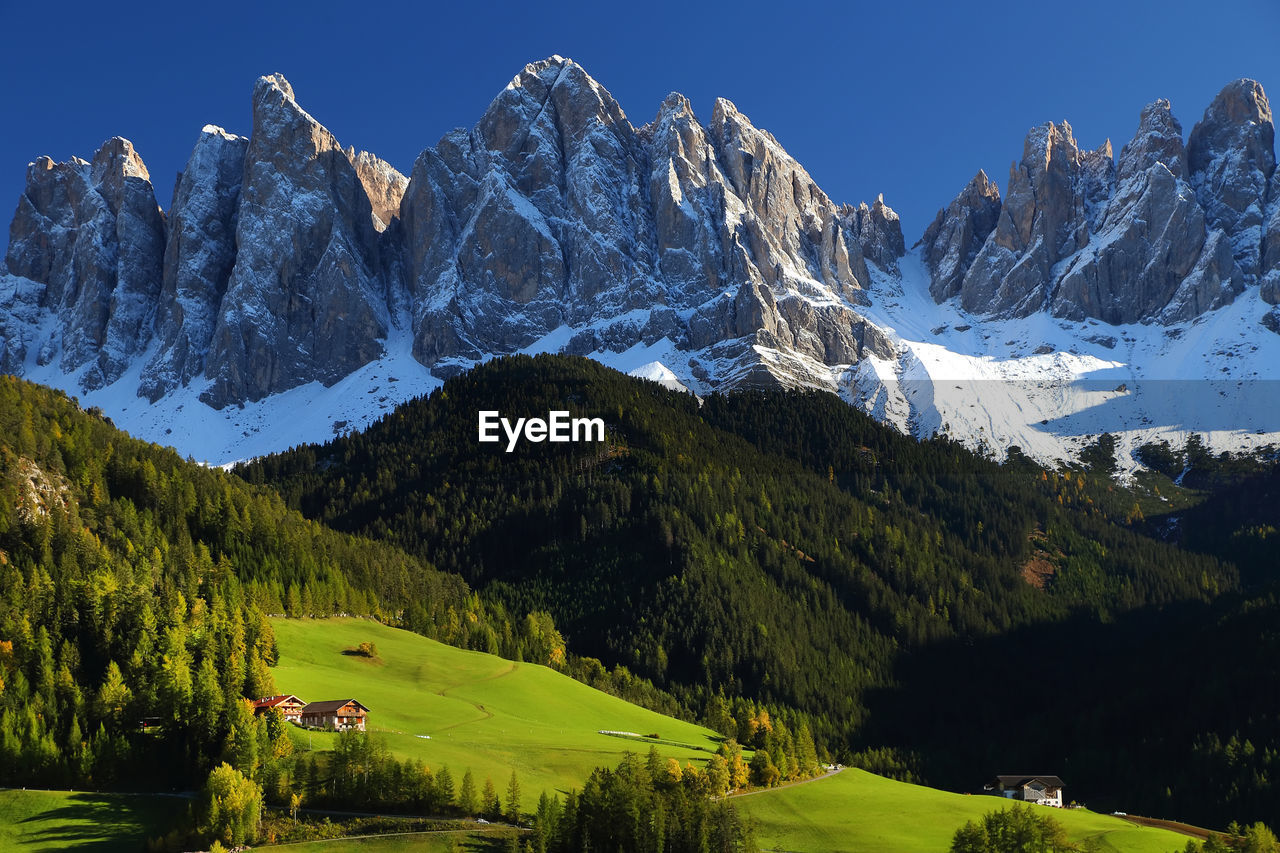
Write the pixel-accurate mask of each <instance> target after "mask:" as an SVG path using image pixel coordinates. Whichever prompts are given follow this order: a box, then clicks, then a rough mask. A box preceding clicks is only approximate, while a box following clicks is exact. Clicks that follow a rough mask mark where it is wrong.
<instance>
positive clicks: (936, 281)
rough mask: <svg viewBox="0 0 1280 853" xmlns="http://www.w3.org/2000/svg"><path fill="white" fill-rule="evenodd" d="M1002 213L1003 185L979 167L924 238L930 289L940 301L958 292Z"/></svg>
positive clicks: (929, 228)
mask: <svg viewBox="0 0 1280 853" xmlns="http://www.w3.org/2000/svg"><path fill="white" fill-rule="evenodd" d="M999 217H1000V188H999V187H997V186H996V184H995V181H992V180H991V179H990V178H988V177H987V173H986V172H983V171H981V170H979V172H978V174H976V175H974V177H973V180H971V181H969V183H968V184H966V185H965V188H964V189H963V190H961V191H960V195H958V196H956V197H955V198H954V199H953V200H952V201H951V204H949V205H947V207H946V208H945V209H943V210H939V211H938V215H937V217H935V218H934V220H933V222H932V223H930V225H929V227H928V228H926V229H925V232H924V236H923V237H921V238H920V245H921V246H923V247H924V255H923V257H924V262H925V265H926V266H927V267H928V269H929V273H930V285H929V292H930V293H932V294H933V298H934V299H935V300H937V301H938V302H941V301H942V300H944V299H950V298H951V297H952V296H955V295H956V294H957V293H958V292H959V290H960V285H961V283H963V281H964V274H965V272H966V271H967V270H968V269H969V267H971V266H973V261H974V259H975V258H977V256H978V252H980V251H981V250H982V246H983V245H984V244H985V243H986V241H987V237H988V236H989V235H990V234H991V232H992V231H993V230H995V227H996V222H997V220H998V219H999Z"/></svg>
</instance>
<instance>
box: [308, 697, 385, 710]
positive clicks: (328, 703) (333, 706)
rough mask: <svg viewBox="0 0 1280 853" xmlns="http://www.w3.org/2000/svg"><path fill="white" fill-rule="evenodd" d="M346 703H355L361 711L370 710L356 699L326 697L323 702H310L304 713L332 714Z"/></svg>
mask: <svg viewBox="0 0 1280 853" xmlns="http://www.w3.org/2000/svg"><path fill="white" fill-rule="evenodd" d="M344 705H355V706H356V707H357V708H359V709H360V710H361V711H364V712H365V713H368V712H369V709H368V708H366V707H365V706H363V705H361V704H360V703H359V702H357V701H356V700H354V699H325V700H324V701H323V702H311V703H309V704H308V705H307V706H306V707H305V708H303V709H302V713H304V714H332V713H333V712H334V711H337V710H338V709H339V708H341V707H343V706H344Z"/></svg>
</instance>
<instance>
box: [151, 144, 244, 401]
mask: <svg viewBox="0 0 1280 853" xmlns="http://www.w3.org/2000/svg"><path fill="white" fill-rule="evenodd" d="M248 147H249V140H248V138H247V137H244V136H237V135H236V134H234V133H227V132H226V131H225V130H223V129H222V128H220V127H218V126H217V125H212V124H207V125H205V126H204V128H203V129H202V130H201V131H200V136H199V137H198V138H197V139H196V144H195V146H194V147H193V148H192V149H191V156H190V157H189V158H188V160H187V165H186V168H185V169H183V171H182V174H181V175H180V176H179V178H178V182H177V184H176V186H174V188H173V203H172V204H171V205H170V207H169V240H168V243H167V244H166V246H165V253H164V286H163V288H162V289H161V292H160V305H159V308H158V311H157V314H156V337H157V338H158V339H159V341H160V346H159V348H158V349H157V351H156V353H155V355H154V356H153V357H152V358H151V360H150V361H149V362H148V363H147V365H146V367H145V368H144V369H143V371H142V375H141V378H140V383H139V388H138V393H139V395H140V396H143V397H146V398H147V399H149V400H151V401H152V402H154V401H155V400H157V399H159V398H160V397H161V396H162V395H164V394H165V393H167V392H169V391H171V390H173V389H175V388H177V387H179V386H181V385H185V384H187V383H188V382H190V381H191V380H192V379H194V378H195V377H197V376H199V375H200V374H201V373H203V372H204V369H205V359H206V357H207V355H208V352H209V344H210V340H211V339H212V337H213V330H214V326H215V324H216V322H217V319H218V309H219V306H220V304H221V302H222V297H223V294H224V293H225V292H226V289H227V280H228V278H229V277H230V275H231V270H232V267H233V266H234V265H235V260H236V219H237V213H238V209H239V206H240V187H241V182H242V180H243V178H244V167H245V153H246V151H247V150H248Z"/></svg>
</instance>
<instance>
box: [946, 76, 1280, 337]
mask: <svg viewBox="0 0 1280 853" xmlns="http://www.w3.org/2000/svg"><path fill="white" fill-rule="evenodd" d="M1274 138H1275V131H1274V125H1273V123H1272V118H1271V110H1270V107H1269V105H1268V103H1267V98H1266V95H1265V94H1264V93H1263V91H1262V87H1261V86H1260V85H1259V84H1258V83H1256V82H1254V81H1252V80H1237V81H1235V82H1233V83H1231V84H1229V85H1228V86H1227V87H1226V88H1224V89H1223V90H1222V92H1221V93H1220V94H1219V95H1218V96H1217V98H1215V99H1214V102H1213V103H1212V104H1211V105H1210V106H1209V108H1208V109H1207V110H1206V111H1205V115H1204V118H1203V119H1202V120H1201V121H1200V122H1199V123H1197V124H1196V127H1195V128H1194V129H1193V130H1192V132H1191V135H1190V139H1189V142H1188V144H1187V146H1186V148H1185V149H1184V147H1183V144H1182V125H1181V124H1180V123H1179V122H1178V120H1177V119H1176V118H1174V116H1173V113H1172V111H1171V109H1170V105H1169V102H1168V101H1156V102H1154V103H1152V104H1150V105H1148V106H1147V107H1146V108H1145V109H1144V110H1143V111H1142V114H1141V116H1140V118H1139V123H1138V130H1137V133H1136V134H1135V135H1134V138H1133V139H1132V140H1131V141H1130V142H1129V143H1128V144H1126V145H1125V147H1124V149H1123V150H1122V151H1121V153H1120V158H1119V161H1118V162H1113V161H1112V158H1111V151H1110V146H1109V145H1106V146H1103V148H1101V149H1099V150H1097V151H1093V152H1088V151H1081V150H1080V149H1079V147H1078V146H1077V145H1076V142H1075V140H1074V138H1073V137H1072V135H1071V131H1070V127H1069V126H1068V125H1066V124H1065V123H1063V124H1062V125H1055V124H1048V125H1045V126H1044V127H1040V128H1035V129H1033V130H1032V131H1031V133H1030V134H1029V135H1028V137H1027V141H1026V144H1025V146H1024V153H1023V158H1022V160H1021V161H1020V162H1018V163H1015V164H1014V166H1013V168H1012V169H1011V172H1010V185H1009V194H1008V197H1007V198H1006V199H1005V201H1004V204H1003V206H1002V208H1001V209H1000V212H999V216H998V220H997V222H996V224H995V226H994V227H993V228H992V229H991V231H990V233H989V234H987V235H986V236H985V237H983V238H982V245H981V248H980V249H978V250H977V251H976V252H975V253H973V255H972V260H971V261H969V260H966V259H967V258H968V257H969V253H970V251H972V246H973V244H974V242H975V240H976V239H977V237H976V236H975V235H977V234H980V233H981V230H982V229H981V227H979V226H983V225H985V223H986V222H987V221H989V217H990V215H991V212H992V209H993V207H994V205H993V203H992V199H991V197H990V196H989V195H988V194H986V193H984V192H983V191H982V190H983V188H982V187H981V185H978V186H975V185H974V184H973V183H971V184H970V186H969V187H966V188H965V190H964V191H963V192H962V193H961V194H960V195H959V196H957V198H956V199H955V201H953V202H952V204H951V206H950V207H949V208H948V209H947V210H946V211H944V212H941V213H939V218H938V220H937V221H935V224H934V225H933V226H931V227H930V230H929V231H928V232H926V235H925V238H924V240H923V241H922V243H923V250H924V253H925V260H926V262H927V263H928V264H929V267H930V270H931V272H932V273H933V295H934V298H935V299H938V300H939V301H941V300H943V299H948V298H952V297H958V298H959V300H960V302H961V304H962V305H963V306H964V307H965V308H966V309H967V310H970V311H974V312H976V313H981V314H992V315H998V316H1021V315H1025V314H1029V313H1032V312H1035V311H1042V310H1047V311H1050V312H1052V313H1053V314H1055V315H1057V316H1060V317H1066V318H1072V319H1083V318H1085V317H1092V318H1097V319H1100V320H1104V321H1106V322H1110V323H1130V322H1135V321H1139V320H1157V321H1161V322H1176V321H1179V320H1186V319H1190V318H1192V317H1195V316H1198V315H1199V314H1202V313H1204V312H1205V311H1209V310H1212V309H1214V308H1217V307H1220V306H1222V305H1224V304H1227V303H1228V302H1230V301H1231V300H1232V299H1234V298H1235V297H1236V296H1237V295H1238V294H1239V293H1240V292H1241V291H1242V290H1243V289H1244V288H1245V287H1247V286H1251V285H1253V284H1257V283H1260V284H1261V287H1262V295H1263V296H1264V297H1267V298H1270V299H1272V300H1274V299H1275V298H1276V294H1277V293H1280V203H1278V200H1277V190H1276V189H1275V187H1276V186H1277V181H1276V179H1275V171H1276V169H1275V155H1274ZM966 229H967V230H966ZM957 234H960V235H961V238H960V239H958V238H957V237H956V236H955V235H957Z"/></svg>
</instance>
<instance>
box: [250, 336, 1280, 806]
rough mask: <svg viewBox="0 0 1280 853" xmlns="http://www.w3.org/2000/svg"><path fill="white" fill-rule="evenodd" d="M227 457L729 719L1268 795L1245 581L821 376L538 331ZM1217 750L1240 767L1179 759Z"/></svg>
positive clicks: (873, 755)
mask: <svg viewBox="0 0 1280 853" xmlns="http://www.w3.org/2000/svg"><path fill="white" fill-rule="evenodd" d="M482 409H483V410H492V409H496V410H499V411H500V412H502V414H503V415H504V416H507V417H511V418H516V417H533V416H542V417H545V416H546V413H547V412H548V411H550V410H567V411H569V412H571V413H572V415H573V416H575V417H601V418H603V419H604V421H605V423H606V425H607V440H606V441H605V442H604V443H603V444H591V443H587V444H551V443H539V444H531V443H527V442H526V443H524V444H521V445H519V446H518V447H517V448H516V449H515V451H514V452H511V453H507V452H506V450H505V444H504V443H499V444H481V443H479V442H478V441H477V440H476V437H477V413H478V411H479V410H482ZM1096 455H1098V456H1099V457H1103V456H1105V448H1099V449H1098V453H1097V454H1096ZM239 472H240V473H241V475H242V476H244V477H245V478H247V479H248V480H250V481H251V482H255V483H261V484H270V485H272V486H274V487H275V488H277V489H278V490H279V491H280V492H281V494H282V495H283V496H284V497H285V499H286V501H288V503H289V504H290V505H291V506H294V507H297V508H299V509H300V510H301V511H302V512H304V513H305V514H306V515H308V516H309V517H312V518H314V519H316V520H318V521H322V522H324V523H325V524H329V525H333V526H335V527H337V528H339V529H342V530H347V531H350V532H356V533H360V534H362V535H367V536H370V537H373V538H378V539H381V540H383V541H387V542H391V543H394V544H396V545H398V546H400V547H402V548H404V549H405V550H406V551H408V552H410V553H412V554H415V555H416V556H418V557H420V558H422V559H424V560H430V561H431V562H432V563H433V564H435V565H436V566H438V567H439V568H442V569H446V570H449V571H454V572H457V573H458V574H460V575H461V576H462V577H463V578H465V579H466V580H467V582H468V583H469V584H470V585H471V586H472V587H473V588H474V589H476V590H477V591H478V592H479V593H480V596H481V600H482V601H484V602H485V603H486V606H489V607H494V608H501V609H503V610H505V611H506V612H537V613H546V614H549V616H550V619H551V620H553V623H554V626H555V629H556V630H557V631H559V632H561V633H562V634H563V637H564V638H565V640H566V641H567V648H568V649H569V650H570V658H571V659H572V653H574V652H576V653H577V654H586V655H592V656H595V657H597V658H599V659H600V660H602V661H603V662H604V664H606V665H608V666H611V667H615V668H618V669H620V668H623V667H625V668H626V671H627V672H628V673H629V674H632V673H633V674H635V675H637V676H639V677H641V678H642V679H645V680H649V681H652V683H653V684H654V685H656V686H657V688H659V689H660V690H661V691H662V692H663V693H664V694H667V695H670V696H673V697H674V698H675V699H676V700H677V701H678V703H679V705H680V706H682V707H683V708H684V709H685V713H686V714H692V715H695V716H697V717H698V718H700V719H701V720H702V721H703V722H704V723H705V724H707V725H709V726H710V727H711V728H713V729H715V730H717V731H720V732H721V733H724V734H732V735H734V736H735V737H737V738H738V739H739V740H740V741H742V742H743V743H744V744H745V745H747V746H756V745H760V746H763V745H764V741H765V739H766V738H768V737H769V736H770V733H771V730H772V729H773V728H776V727H779V726H778V724H780V727H781V728H784V729H785V730H786V731H787V732H788V734H791V733H794V732H797V731H799V730H800V729H802V728H805V729H808V730H809V731H811V732H812V733H813V735H814V737H815V739H816V740H817V741H818V743H819V746H820V748H825V749H828V750H830V751H831V752H832V753H833V754H839V755H841V756H843V757H845V758H846V759H847V760H848V759H853V760H857V761H858V762H859V763H862V764H863V765H865V766H868V767H870V768H872V769H877V770H881V771H885V772H891V773H896V774H899V775H901V776H903V777H907V778H919V779H924V780H927V781H929V782H931V783H933V784H939V785H942V786H945V787H949V788H953V789H957V790H965V789H972V788H973V787H975V786H977V785H980V784H981V783H982V782H983V781H985V778H986V777H987V776H989V775H992V774H994V773H996V772H1008V771H1010V770H1012V769H1015V768H1033V769H1034V770H1035V771H1038V772H1045V771H1051V772H1057V773H1060V774H1062V775H1064V776H1068V777H1069V779H1070V781H1071V782H1072V785H1073V788H1074V791H1075V792H1076V794H1077V796H1079V797H1080V798H1081V799H1085V800H1087V801H1089V802H1091V803H1095V804H1097V805H1100V806H1104V807H1107V808H1111V807H1114V808H1126V807H1127V808H1132V809H1134V810H1144V811H1149V812H1155V813H1159V814H1161V815H1163V816H1169V817H1182V818H1185V819H1189V820H1197V821H1202V822H1208V823H1215V824H1218V825H1221V824H1224V823H1225V822H1226V821H1227V820H1230V819H1232V818H1239V819H1242V820H1251V819H1257V818H1260V817H1264V816H1265V815H1266V814H1267V813H1269V812H1268V810H1271V811H1272V812H1273V811H1274V810H1275V808H1276V806H1278V805H1280V792H1278V791H1277V790H1276V789H1275V787H1274V786H1273V785H1272V784H1271V782H1270V779H1271V778H1273V776H1272V774H1271V772H1270V771H1271V768H1272V764H1273V762H1274V760H1275V750H1274V746H1273V745H1274V743H1275V740H1274V738H1272V739H1271V740H1269V741H1266V742H1265V745H1264V743H1260V742H1258V740H1261V736H1262V735H1263V734H1265V733H1266V732H1268V731H1270V730H1271V728H1270V727H1271V726H1272V724H1273V721H1274V720H1275V719H1276V713H1277V709H1276V707H1275V703H1274V702H1273V701H1270V700H1268V701H1263V702H1261V703H1259V702H1258V701H1257V700H1254V701H1252V702H1251V703H1250V704H1248V705H1246V706H1241V705H1239V704H1238V703H1236V702H1235V701H1234V699H1233V695H1234V691H1235V690H1236V689H1237V688H1235V687H1232V686H1230V685H1233V684H1240V685H1243V684H1248V683H1249V680H1250V679H1251V678H1253V673H1254V672H1257V671H1259V669H1258V668H1260V670H1261V671H1262V672H1270V671H1273V670H1274V668H1275V664H1274V663H1269V662H1268V660H1269V658H1268V656H1267V651H1266V650H1267V649H1268V648H1269V647H1270V645H1269V644H1270V642H1271V640H1270V639H1268V638H1269V637H1271V636H1272V634H1266V635H1264V637H1263V638H1262V639H1263V642H1262V643H1261V644H1260V645H1258V646H1256V647H1253V648H1247V649H1245V650H1243V652H1242V650H1241V649H1239V648H1237V647H1235V646H1233V645H1230V644H1229V643H1230V639H1231V638H1232V637H1233V636H1235V633H1236V628H1235V627H1234V626H1236V625H1237V624H1239V623H1240V622H1241V621H1242V620H1247V619H1248V618H1249V617H1248V615H1247V614H1248V613H1251V612H1255V611H1256V610H1257V609H1258V608H1263V609H1266V608H1274V606H1275V605H1274V602H1271V600H1270V599H1267V598H1266V595H1268V594H1269V593H1266V592H1265V591H1262V592H1260V591H1258V590H1257V589H1256V588H1254V589H1247V590H1246V589H1245V588H1244V587H1243V586H1242V585H1241V581H1240V576H1239V572H1238V571H1237V569H1236V568H1235V566H1234V565H1233V564H1231V563H1229V562H1226V561H1224V560H1222V559H1220V558H1219V557H1218V556H1217V555H1216V554H1213V553H1198V552H1195V551H1190V550H1186V549H1179V548H1178V547H1176V546H1174V545H1172V544H1169V543H1167V542H1164V541H1161V540H1160V539H1158V538H1156V537H1154V536H1152V535H1150V531H1149V530H1148V529H1147V528H1146V526H1145V525H1144V523H1143V521H1142V519H1141V515H1142V513H1141V508H1140V506H1139V505H1138V504H1139V501H1138V497H1137V496H1135V495H1134V494H1132V493H1130V492H1128V491H1126V490H1125V489H1122V488H1120V487H1118V486H1116V485H1115V484H1113V483H1111V482H1109V481H1107V480H1105V478H1102V477H1098V476H1095V475H1094V474H1092V473H1090V472H1089V471H1086V470H1083V469H1081V470H1074V471H1046V470H1043V469H1041V468H1039V467H1037V466H1035V465H1033V464H1032V463H1030V462H1029V461H1028V460H1026V459H1025V457H1022V456H1021V455H1020V454H1018V453H1017V452H1016V451H1015V452H1014V453H1013V454H1012V459H1011V460H1010V461H1009V462H1008V463H1007V464H1004V465H997V464H996V463H994V462H992V461H990V460H986V459H982V458H980V457H977V456H974V455H973V454H972V453H970V452H968V451H967V450H965V449H964V448H962V447H961V446H959V445H958V444H956V443H954V442H951V441H949V440H946V439H935V440H932V441H925V442H918V441H916V440H914V439H911V438H908V437H905V436H902V435H900V434H898V433H896V432H895V431H893V430H891V429H889V428H887V427H884V426H883V425H881V424H878V423H876V422H874V421H872V420H871V419H870V418H867V417H866V416H864V415H862V414H860V413H859V412H857V411H855V410H853V409H852V408H851V407H849V406H847V405H845V404H844V403H843V402H841V401H840V400H838V399H837V398H835V397H833V396H831V395H827V394H820V393H816V392H815V393H803V392H782V391H773V392H751V393H743V394H732V395H728V396H724V397H720V396H715V397H711V398H709V399H707V400H706V401H705V402H700V401H698V400H696V399H695V398H693V397H692V396H690V395H685V394H679V393H675V392H671V391H668V390H666V389H663V388H661V387H660V386H658V385H656V384H654V383H649V382H645V381H643V380H636V379H631V378H628V377H624V376H621V375H619V374H617V373H615V372H613V371H610V370H608V369H607V368H604V367H602V366H600V365H597V364H594V363H591V362H588V361H586V360H582V359H570V358H562V357H552V356H540V357H536V358H529V357H516V358H508V359H499V360H495V361H493V362H490V363H488V364H486V365H484V366H481V367H479V368H477V369H475V370H473V371H471V372H469V373H467V374H465V375H463V376H459V377H457V378H455V379H452V380H450V381H449V382H447V383H446V384H445V386H444V387H443V388H442V389H440V390H439V391H437V392H435V393H433V394H432V395H431V396H430V397H429V398H424V399H421V400H418V401H415V402H412V403H409V404H407V405H405V406H403V407H401V408H400V409H398V410H397V411H396V412H394V413H392V414H391V415H389V416H387V417H386V418H384V419H383V420H382V421H380V422H379V423H377V424H375V425H374V426H373V427H371V428H370V429H369V430H367V431H365V432H364V433H361V434H354V435H348V436H343V437H340V438H337V439H335V440H334V441H332V442H330V443H328V444H326V445H323V446H310V447H303V448H298V449H296V450H294V451H291V452H288V453H285V454H280V455H276V456H273V457H268V458H265V459H262V460H258V461H255V462H254V463H252V464H250V465H248V466H244V467H242V468H241V469H239ZM1246 594H1247V595H1248V597H1247V598H1246V597H1245V596H1246ZM1269 602H1270V603H1269ZM1117 626H1118V627H1117ZM1166 627H1167V628H1168V630H1167V631H1166V630H1165V629H1166ZM1191 638H1195V640H1194V641H1193V640H1192V639H1191ZM1162 640H1168V641H1169V643H1170V645H1169V648H1177V649H1179V650H1183V649H1186V648H1187V647H1189V646H1191V645H1192V643H1193V642H1198V643H1199V645H1198V646H1195V648H1194V651H1195V655H1194V656H1193V657H1191V658H1190V659H1191V660H1195V661H1213V665H1212V667H1211V668H1210V669H1209V670H1206V673H1207V674H1209V675H1211V680H1212V681H1213V683H1214V684H1215V685H1216V684H1218V683H1220V682H1225V683H1226V684H1227V690H1226V692H1221V691H1216V690H1215V691H1205V692H1201V691H1198V690H1196V689H1195V687H1194V684H1195V680H1196V678H1198V677H1199V675H1196V676H1195V677H1193V678H1188V677H1187V673H1186V672H1185V671H1184V672H1182V673H1181V675H1180V676H1179V675H1178V673H1177V668H1178V665H1179V663H1180V660H1179V658H1176V657H1173V656H1171V655H1169V654H1168V653H1167V652H1166V651H1165V650H1164V648H1162V646H1161V641H1162ZM1139 652H1141V654H1139ZM1181 660H1182V661H1185V660H1187V658H1183V659H1181ZM572 669H573V668H572V666H568V667H567V671H572ZM1121 673H1126V674H1131V675H1127V676H1126V677H1122V676H1121V675H1120V674H1121ZM579 674H580V673H579ZM1239 689H1244V688H1243V687H1241V688H1239ZM1030 708H1034V709H1035V710H1034V711H1027V710H1025V709H1030ZM1246 716H1247V717H1248V719H1245V717H1246ZM1049 717H1052V720H1054V721H1055V722H1053V723H1047V722H1046V720H1047V719H1048V718H1049ZM1006 719H1008V721H1009V724H1008V725H1004V722H1005V721H1006ZM766 721H767V722H766ZM1136 721H1140V722H1136ZM970 731H975V732H977V731H981V732H983V733H984V735H985V734H988V733H993V736H992V737H991V738H990V739H984V738H979V737H969V736H967V733H968V732H970ZM1250 732H1256V733H1258V735H1259V737H1258V740H1254V741H1251V742H1250V746H1249V747H1248V748H1246V747H1244V746H1243V745H1242V744H1243V741H1244V740H1246V739H1248V737H1249V733H1250ZM1233 736H1235V737H1237V739H1238V741H1240V745H1239V748H1238V749H1233V750H1232V751H1231V752H1230V754H1228V752H1227V749H1226V747H1225V746H1224V747H1222V748H1218V747H1217V746H1215V744H1219V743H1220V744H1227V743H1229V741H1230V740H1231V738H1232V737H1233ZM1197 745H1198V746H1197ZM1249 750H1252V751H1251V752H1250V751H1249ZM1244 752H1248V753H1249V757H1248V759H1247V760H1246V761H1245V762H1244V763H1242V762H1241V759H1240V758H1239V755H1240V754H1242V753H1244ZM1193 767H1194V769H1192V768H1193ZM1245 767H1247V768H1248V769H1247V770H1246V769H1245ZM1254 770H1258V771H1259V772H1260V774H1261V775H1256V774H1255V775H1254V776H1252V777H1249V776H1248V773H1250V772H1252V771H1254ZM1233 774H1234V775H1233ZM1224 776H1231V777H1232V778H1233V779H1235V777H1241V778H1239V779H1238V780H1236V782H1235V784H1234V786H1228V787H1226V788H1223V787H1222V786H1220V785H1216V784H1212V783H1209V782H1208V781H1207V780H1209V779H1221V778H1223V777H1224Z"/></svg>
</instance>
